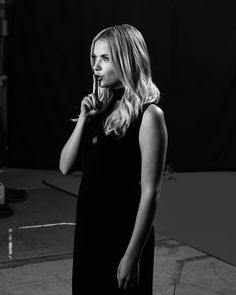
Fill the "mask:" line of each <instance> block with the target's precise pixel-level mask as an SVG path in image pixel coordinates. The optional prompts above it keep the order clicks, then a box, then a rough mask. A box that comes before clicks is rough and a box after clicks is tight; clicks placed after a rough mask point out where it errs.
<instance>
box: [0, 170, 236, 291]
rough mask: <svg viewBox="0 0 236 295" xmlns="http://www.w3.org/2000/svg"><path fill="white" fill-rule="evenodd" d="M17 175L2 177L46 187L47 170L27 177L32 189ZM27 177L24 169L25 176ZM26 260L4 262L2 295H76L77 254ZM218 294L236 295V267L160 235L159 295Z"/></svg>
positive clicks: (0, 270)
mask: <svg viewBox="0 0 236 295" xmlns="http://www.w3.org/2000/svg"><path fill="white" fill-rule="evenodd" d="M8 172H9V171H8ZM13 172H14V173H13ZM11 173H13V174H14V175H13V174H12V175H13V177H5V176H6V175H5V176H4V175H3V174H2V175H1V174H0V176H2V180H1V177H0V181H2V182H5V183H6V184H8V185H11V184H12V183H16V182H15V181H17V187H18V188H20V187H23V188H25V189H30V190H32V189H34V190H38V189H40V190H41V189H44V190H45V188H46V187H45V186H44V185H42V183H41V176H42V174H41V173H42V172H40V173H38V172H36V173H35V174H34V173H32V171H31V172H30V174H27V179H26V180H27V181H26V183H27V185H26V183H25V177H24V179H23V178H22V179H21V177H17V179H16V180H15V173H16V171H10V174H8V175H11ZM17 173H18V172H17ZM46 173H49V172H46ZM23 174H24V173H22V171H21V173H20V176H22V175H23ZM44 174H45V173H44ZM49 174H50V176H51V172H50V173H49ZM40 175H41V176H40ZM52 175H54V173H53V172H52ZM3 176H4V177H5V178H4V177H3ZM13 178H14V179H13ZM68 185H69V183H68ZM28 204H29V203H28ZM16 207H17V205H15V208H16ZM16 212H17V211H16ZM9 218H11V217H9ZM18 220H19V219H18ZM1 222H2V223H1ZM4 222H5V223H6V219H2V220H0V226H1V224H2V225H3V224H4ZM66 234H68V233H66ZM3 240H4V239H3ZM23 242H24V241H22V243H23ZM56 242H57V243H58V240H57V241H56ZM0 246H1V245H0ZM0 248H1V247H0ZM38 248H40V244H39V245H38ZM59 248H60V247H59ZM21 249H23V247H22V248H21ZM60 249H63V248H60ZM66 249H68V248H66ZM60 251H61V250H60ZM94 251H96V244H95V245H94ZM2 253H3V252H2ZM45 253H46V252H45ZM24 257H25V258H24V259H18V260H15V261H4V259H0V295H71V271H72V269H71V268H72V251H67V252H66V253H63V251H61V252H58V253H53V252H50V255H42V254H40V255H39V254H38V253H36V254H35V255H33V256H31V257H26V256H24ZM0 258H1V257H0ZM1 261H2V262H1ZM3 261H4V262H3ZM92 280H93V278H92V277H91V282H92ZM88 294H89V292H88ZM214 294H215V295H216V294H217V295H236V267H234V266H232V265H231V264H228V263H226V262H223V261H221V260H219V259H217V258H215V257H212V256H210V255H207V254H206V253H204V252H201V251H199V250H197V249H194V248H193V247H190V246H188V245H185V244H183V243H181V242H179V241H176V240H174V239H172V238H169V237H166V236H157V237H156V245H155V264H154V284H153V295H214ZM144 295H145V294H144Z"/></svg>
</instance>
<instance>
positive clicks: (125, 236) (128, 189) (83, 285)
mask: <svg viewBox="0 0 236 295" xmlns="http://www.w3.org/2000/svg"><path fill="white" fill-rule="evenodd" d="M119 98H120V93H119V91H118V93H116V92H115V95H114V97H113V99H112V101H111V103H110V105H109V106H108V108H107V110H106V111H105V114H104V113H103V114H101V115H98V116H96V117H93V119H91V120H90V122H89V123H88V124H87V126H86V129H85V131H84V135H83V139H82V140H83V145H82V151H81V152H82V161H83V177H82V181H81V184H80V189H79V195H78V203H77V218H76V228H75V236H74V256H73V276H72V290H73V295H91V294H110V295H119V294H135V295H141V294H142V295H151V294H152V284H153V260H154V230H153V229H152V230H151V232H150V234H149V237H148V239H147V241H146V244H145V248H144V250H143V252H142V256H141V259H140V282H139V285H138V286H137V287H136V288H134V289H129V290H126V291H124V290H121V289H119V288H118V283H117V268H118V265H119V263H120V260H121V258H122V257H123V255H124V253H125V251H126V248H127V246H128V243H129V240H130V238H131V234H132V231H133V228H134V223H135V218H136V214H137V210H138V206H139V201H140V196H141V187H140V177H141V153H140V148H139V139H138V137H139V127H140V124H141V119H142V114H140V116H139V117H138V118H137V119H135V120H134V122H133V123H132V124H131V126H130V127H129V128H128V131H127V133H126V134H125V136H124V137H117V136H116V135H115V134H110V135H108V136H106V135H105V133H104V131H103V122H104V119H105V118H106V117H107V115H108V113H109V111H110V110H111V108H112V107H113V105H114V103H115V101H116V100H117V99H119Z"/></svg>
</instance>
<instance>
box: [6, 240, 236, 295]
mask: <svg viewBox="0 0 236 295" xmlns="http://www.w3.org/2000/svg"><path fill="white" fill-rule="evenodd" d="M94 251H96V246H95V247H94ZM71 271H72V258H71V255H69V257H65V256H63V255H61V256H57V257H53V256H51V257H50V258H41V259H40V260H38V261H37V259H35V260H29V261H27V260H25V261H22V262H21V263H19V264H18V265H17V266H15V267H10V266H9V265H6V264H5V265H0V282H1V284H0V294H1V295H55V294H57V295H71ZM92 280H93V278H92V277H91V282H92ZM88 294H89V293H88ZM214 294H215V295H216V294H220V295H235V294H236V268H235V267H233V266H231V265H229V264H226V263H224V262H222V261H220V260H218V259H216V258H213V257H211V256H208V255H206V254H204V253H202V252H199V251H197V250H195V249H193V248H191V247H188V246H186V245H184V244H181V243H179V242H177V241H175V240H172V239H169V238H167V237H159V238H158V239H157V241H156V247H155V266H154V284H153V295H214Z"/></svg>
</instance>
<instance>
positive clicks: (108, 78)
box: [92, 40, 122, 89]
mask: <svg viewBox="0 0 236 295" xmlns="http://www.w3.org/2000/svg"><path fill="white" fill-rule="evenodd" d="M92 58H93V62H94V66H93V70H94V74H95V75H96V76H98V80H99V86H100V87H107V88H111V89H116V88H121V87H122V83H121V81H120V80H119V79H118V77H117V75H116V73H115V71H114V69H113V67H112V64H111V58H110V55H109V51H108V46H107V43H106V42H105V41H102V40H97V41H96V42H95V45H94V50H93V55H92Z"/></svg>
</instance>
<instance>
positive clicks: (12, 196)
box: [5, 187, 26, 203]
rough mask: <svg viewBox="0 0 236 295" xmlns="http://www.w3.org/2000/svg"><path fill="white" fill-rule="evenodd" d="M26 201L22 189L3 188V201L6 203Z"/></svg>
mask: <svg viewBox="0 0 236 295" xmlns="http://www.w3.org/2000/svg"><path fill="white" fill-rule="evenodd" d="M25 199H26V193H25V191H24V190H22V189H14V188H9V187H6V188H5V200H6V202H9V203H10V202H20V201H24V200H25Z"/></svg>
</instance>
